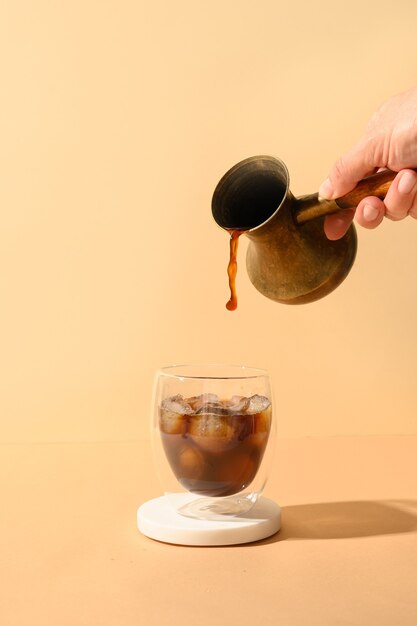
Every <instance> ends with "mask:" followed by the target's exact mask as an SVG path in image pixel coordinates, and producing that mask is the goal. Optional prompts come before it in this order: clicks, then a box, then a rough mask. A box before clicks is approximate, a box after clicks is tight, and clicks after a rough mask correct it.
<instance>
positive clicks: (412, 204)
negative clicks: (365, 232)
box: [324, 170, 417, 240]
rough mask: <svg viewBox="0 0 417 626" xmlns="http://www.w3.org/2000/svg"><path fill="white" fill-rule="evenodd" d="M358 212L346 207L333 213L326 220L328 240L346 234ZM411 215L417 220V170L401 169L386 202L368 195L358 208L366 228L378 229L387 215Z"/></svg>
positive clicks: (357, 217)
mask: <svg viewBox="0 0 417 626" xmlns="http://www.w3.org/2000/svg"><path fill="white" fill-rule="evenodd" d="M354 214H355V211H354V210H350V209H346V210H343V211H339V213H335V214H334V215H329V216H327V217H326V219H325V222H324V232H325V233H326V236H327V237H328V239H333V240H334V239H340V237H343V235H344V234H345V232H346V231H347V229H348V228H349V225H350V223H351V221H352V219H353V215H354ZM408 215H410V216H411V217H413V218H415V219H417V172H415V171H414V170H401V172H399V173H398V174H397V176H396V177H395V179H394V180H393V182H392V183H391V186H390V188H389V190H388V193H387V195H386V197H385V200H384V202H383V201H382V200H379V198H375V197H373V196H372V197H368V198H364V199H363V200H361V201H360V203H359V204H358V206H357V208H356V214H355V217H356V220H357V222H358V224H360V225H361V226H363V227H364V228H369V229H372V228H376V227H377V226H379V224H381V222H382V220H383V219H384V217H387V218H388V219H391V220H394V221H399V220H402V219H404V218H405V217H407V216H408Z"/></svg>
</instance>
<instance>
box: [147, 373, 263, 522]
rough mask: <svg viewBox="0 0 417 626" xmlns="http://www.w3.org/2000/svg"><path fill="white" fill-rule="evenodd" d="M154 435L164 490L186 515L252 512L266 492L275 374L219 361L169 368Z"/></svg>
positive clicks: (161, 382) (157, 401)
mask: <svg viewBox="0 0 417 626" xmlns="http://www.w3.org/2000/svg"><path fill="white" fill-rule="evenodd" d="M152 440H153V448H154V459H155V464H156V469H157V472H158V474H159V478H160V481H161V484H162V488H163V490H164V493H165V495H166V497H168V498H169V500H170V502H171V504H172V506H173V507H174V508H175V510H176V511H177V512H178V513H180V514H182V515H186V516H189V517H196V518H201V519H218V518H219V517H220V518H221V517H224V516H237V515H241V514H243V513H246V512H247V511H248V510H249V509H250V508H252V506H253V505H254V504H255V503H256V501H257V499H258V498H259V497H260V495H261V494H262V490H263V488H264V486H265V482H266V479H267V476H268V468H269V464H270V461H271V456H272V452H273V447H274V443H275V418H274V414H273V403H272V391H271V385H270V381H269V376H268V373H267V372H266V371H265V370H261V369H254V368H250V367H245V366H234V365H227V366H225V365H215V364H213V365H174V366H169V367H163V368H161V369H160V370H159V371H158V372H157V374H156V377H155V385H154V393H153V431H152Z"/></svg>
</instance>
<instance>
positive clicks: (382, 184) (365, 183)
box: [335, 170, 397, 209]
mask: <svg viewBox="0 0 417 626" xmlns="http://www.w3.org/2000/svg"><path fill="white" fill-rule="evenodd" d="M396 175H397V172H392V171H391V170H383V171H382V172H377V173H376V174H372V175H371V176H368V177H367V178H363V179H362V180H360V181H359V182H358V184H357V185H356V187H355V189H352V191H349V193H347V194H345V195H344V196H341V197H340V198H336V200H335V202H336V204H337V205H338V206H339V207H340V208H341V209H351V208H352V207H356V206H357V205H358V204H359V202H360V201H361V200H363V198H366V197H367V196H376V197H377V198H380V200H383V199H384V198H385V196H386V195H387V192H388V189H389V188H390V186H391V183H392V181H393V180H394V178H395V177H396Z"/></svg>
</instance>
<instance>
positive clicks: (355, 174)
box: [319, 143, 382, 200]
mask: <svg viewBox="0 0 417 626" xmlns="http://www.w3.org/2000/svg"><path fill="white" fill-rule="evenodd" d="M375 156H376V155H375V151H374V150H373V149H372V147H371V146H370V145H369V144H368V145H363V144H360V143H359V144H356V146H354V147H353V148H352V149H351V150H349V152H347V153H346V154H345V155H343V156H342V157H340V159H338V160H337V161H336V163H335V164H334V165H333V167H332V169H331V170H330V173H329V176H328V178H326V180H325V181H323V182H322V184H321V185H320V188H319V196H320V197H321V198H327V199H328V200H332V199H334V198H340V196H343V195H344V194H345V193H348V191H351V190H352V189H354V187H356V184H357V183H358V182H359V181H360V180H362V178H365V176H368V175H369V174H372V173H373V172H374V171H375V170H376V169H377V168H378V167H382V164H381V165H379V164H378V163H376V159H375Z"/></svg>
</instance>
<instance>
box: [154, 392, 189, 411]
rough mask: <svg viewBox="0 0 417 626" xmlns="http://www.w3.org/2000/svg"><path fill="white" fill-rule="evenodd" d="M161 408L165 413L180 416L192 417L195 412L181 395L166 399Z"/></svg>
mask: <svg viewBox="0 0 417 626" xmlns="http://www.w3.org/2000/svg"><path fill="white" fill-rule="evenodd" d="M161 407H162V408H163V409H164V410H165V411H170V412H171V413H177V414H178V415H190V414H191V413H192V412H193V410H192V408H191V406H190V405H189V403H188V402H187V401H186V400H184V398H183V397H182V395H181V394H177V395H176V396H171V397H170V398H164V400H162V403H161Z"/></svg>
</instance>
